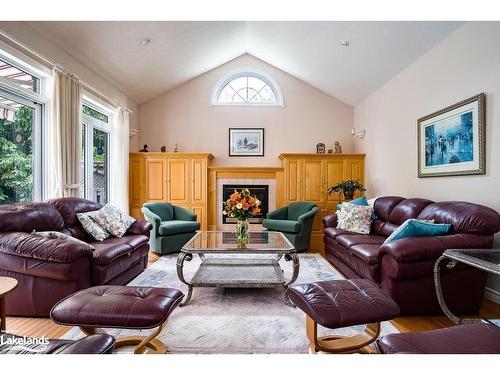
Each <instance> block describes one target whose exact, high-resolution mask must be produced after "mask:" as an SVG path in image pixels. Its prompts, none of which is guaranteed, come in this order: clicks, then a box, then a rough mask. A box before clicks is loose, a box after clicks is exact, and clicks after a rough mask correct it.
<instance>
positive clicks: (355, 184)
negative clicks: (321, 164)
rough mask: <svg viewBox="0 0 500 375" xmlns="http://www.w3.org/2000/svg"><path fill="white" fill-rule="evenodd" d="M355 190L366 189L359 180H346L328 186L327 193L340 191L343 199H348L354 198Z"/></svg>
mask: <svg viewBox="0 0 500 375" xmlns="http://www.w3.org/2000/svg"><path fill="white" fill-rule="evenodd" d="M357 191H366V189H365V187H364V186H363V185H362V184H361V183H360V182H359V181H356V180H346V181H342V182H339V183H338V184H336V185H334V186H332V187H330V188H328V195H332V194H333V193H341V194H342V196H343V197H344V200H345V201H350V200H352V199H353V198H354V194H356V192H357Z"/></svg>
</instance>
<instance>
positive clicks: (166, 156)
mask: <svg viewBox="0 0 500 375" xmlns="http://www.w3.org/2000/svg"><path fill="white" fill-rule="evenodd" d="M212 159H213V156H212V155H211V154H205V153H184V152H175V153H174V152H169V153H160V152H148V153H146V152H144V153H142V152H136V153H131V154H130V168H129V203H130V214H131V215H132V216H133V217H135V218H138V219H139V218H141V219H142V218H143V216H142V213H141V207H142V205H143V204H144V203H145V202H170V203H172V204H175V205H177V206H182V207H185V208H188V209H190V210H192V211H194V212H195V213H196V214H197V215H198V221H199V222H200V223H201V228H202V229H204V230H206V228H207V206H208V202H207V185H208V181H207V168H208V166H209V165H210V162H211V160H212Z"/></svg>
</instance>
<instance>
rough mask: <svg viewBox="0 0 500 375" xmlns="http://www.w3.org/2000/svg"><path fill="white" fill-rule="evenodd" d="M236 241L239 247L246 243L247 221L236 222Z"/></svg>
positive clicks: (247, 237)
mask: <svg viewBox="0 0 500 375" xmlns="http://www.w3.org/2000/svg"><path fill="white" fill-rule="evenodd" d="M234 232H235V234H236V241H238V244H240V245H242V246H243V245H246V244H247V243H248V239H249V236H248V220H238V223H237V224H236V229H235V231H234Z"/></svg>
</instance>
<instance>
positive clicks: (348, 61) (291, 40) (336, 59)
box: [29, 21, 462, 105]
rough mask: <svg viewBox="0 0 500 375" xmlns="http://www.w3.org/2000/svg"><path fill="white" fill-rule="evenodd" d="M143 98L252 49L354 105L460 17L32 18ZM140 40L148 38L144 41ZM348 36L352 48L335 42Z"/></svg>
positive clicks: (457, 24)
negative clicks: (362, 19) (330, 19)
mask: <svg viewBox="0 0 500 375" xmlns="http://www.w3.org/2000/svg"><path fill="white" fill-rule="evenodd" d="M29 24H30V25H31V26H33V27H34V28H35V29H36V30H37V31H38V32H39V33H41V34H43V35H44V36H45V37H47V38H48V39H50V40H51V41H52V42H53V43H55V44H57V45H58V46H59V47H60V48H62V49H63V50H65V51H66V52H67V53H69V54H71V55H73V57H75V58H77V59H79V60H80V61H81V62H82V63H84V64H85V65H87V66H89V67H91V68H92V69H94V71H97V72H100V73H101V75H103V76H104V77H106V79H108V80H109V81H110V82H111V83H113V84H115V86H117V87H118V88H119V89H120V90H122V91H123V92H124V93H125V94H126V95H128V96H129V97H130V98H132V99H133V100H134V101H136V102H137V103H139V104H141V103H144V102H146V101H148V100H151V99H153V98H154V97H156V96H158V95H159V94H161V93H163V92H166V91H168V90H170V89H172V88H173V87H175V86H177V85H179V84H181V83H183V82H185V81H187V80H189V79H192V78H194V77H196V76H198V75H200V74H203V73H205V72H207V71H208V70H210V69H213V68H215V67H217V66H219V65H222V64H224V63H225V62H227V61H229V60H231V59H233V58H235V57H238V56H240V55H242V54H244V53H249V54H251V55H254V56H255V57H257V58H259V59H261V60H264V61H266V62H267V63H269V64H272V65H274V66H276V67H277V68H279V69H281V70H283V71H285V72H287V73H289V74H291V75H293V76H295V77H297V78H299V79H302V80H303V81H305V82H307V83H309V84H311V85H312V86H314V87H316V88H318V89H320V90H322V91H324V92H326V93H328V94H330V95H332V96H334V97H336V98H338V99H341V100H343V101H345V102H346V103H349V104H351V105H356V104H357V103H359V101H360V100H362V99H363V98H365V97H366V96H367V95H369V94H370V93H371V92H373V91H374V90H376V89H377V88H378V87H380V86H381V85H382V84H384V83H385V82H387V81H388V80H389V79H391V78H392V77H394V76H395V75H396V74H397V73H399V72H400V71H401V70H403V69H404V68H405V67H406V66H408V65H410V64H411V63H412V62H413V61H415V60H416V59H418V58H419V57H420V56H422V55H423V54H425V52H427V51H428V50H429V49H430V48H432V47H433V46H434V45H436V44H437V43H439V42H440V41H441V40H442V39H444V38H445V37H446V36H447V35H449V34H450V33H452V32H453V31H454V30H456V29H457V28H458V27H460V26H461V24H462V23H460V22H208V21H207V22H181V21H176V22H168V21H161V22H121V21H113V22H65V21H63V22H30V23H29ZM144 39H150V40H151V42H150V43H149V44H146V45H143V43H142V41H143V40H144ZM341 40H347V41H349V46H348V47H344V46H342V45H341V44H340V41H341Z"/></svg>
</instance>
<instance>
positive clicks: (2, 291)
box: [0, 276, 18, 332]
mask: <svg viewBox="0 0 500 375" xmlns="http://www.w3.org/2000/svg"><path fill="white" fill-rule="evenodd" d="M17 284H18V283H17V280H16V279H13V278H12V277H3V276H1V277H0V332H5V328H6V327H5V326H6V324H5V323H6V320H7V319H6V318H7V317H6V315H7V313H6V303H5V298H6V297H7V294H9V293H10V292H12V291H13V290H14V289H16V287H17Z"/></svg>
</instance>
